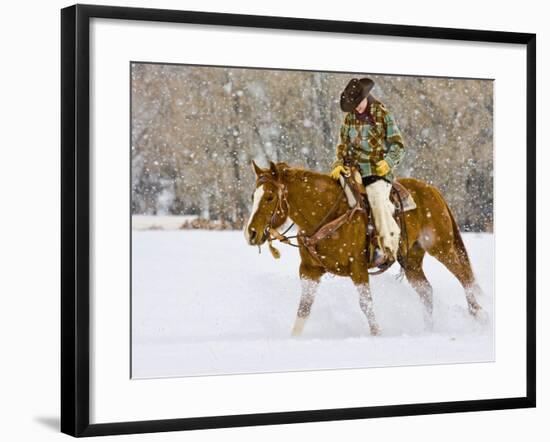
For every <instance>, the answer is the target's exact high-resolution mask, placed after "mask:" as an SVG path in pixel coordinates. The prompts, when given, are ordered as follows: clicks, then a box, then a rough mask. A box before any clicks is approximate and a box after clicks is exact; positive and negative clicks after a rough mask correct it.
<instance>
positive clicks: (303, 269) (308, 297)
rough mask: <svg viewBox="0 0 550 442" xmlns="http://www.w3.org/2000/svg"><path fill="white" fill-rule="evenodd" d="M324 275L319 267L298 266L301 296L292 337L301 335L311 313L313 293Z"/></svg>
mask: <svg viewBox="0 0 550 442" xmlns="http://www.w3.org/2000/svg"><path fill="white" fill-rule="evenodd" d="M324 273H325V272H324V270H323V269H321V268H319V267H313V266H306V265H304V264H301V265H300V280H301V283H302V295H301V297H300V304H299V306H298V312H297V313H296V320H295V321H294V327H293V329H292V336H300V335H301V334H302V331H303V329H304V325H305V324H306V320H307V318H308V317H309V314H310V313H311V306H312V305H313V301H314V300H315V293H316V292H317V288H318V286H319V281H320V279H321V276H323V274H324Z"/></svg>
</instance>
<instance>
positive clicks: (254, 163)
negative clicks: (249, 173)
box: [252, 160, 263, 177]
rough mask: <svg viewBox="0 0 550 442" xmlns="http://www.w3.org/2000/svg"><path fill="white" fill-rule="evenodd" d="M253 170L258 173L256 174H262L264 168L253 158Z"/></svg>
mask: <svg viewBox="0 0 550 442" xmlns="http://www.w3.org/2000/svg"><path fill="white" fill-rule="evenodd" d="M252 170H253V171H254V173H255V174H256V176H257V177H258V176H260V175H261V174H262V173H263V170H262V169H261V168H260V166H258V165H257V164H256V162H255V161H254V160H252Z"/></svg>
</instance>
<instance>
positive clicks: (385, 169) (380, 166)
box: [375, 160, 391, 176]
mask: <svg viewBox="0 0 550 442" xmlns="http://www.w3.org/2000/svg"><path fill="white" fill-rule="evenodd" d="M390 171H391V167H390V165H389V164H388V162H387V161H386V160H382V161H378V163H376V170H375V172H376V175H378V176H384V175H386V174H388V173H389V172H390Z"/></svg>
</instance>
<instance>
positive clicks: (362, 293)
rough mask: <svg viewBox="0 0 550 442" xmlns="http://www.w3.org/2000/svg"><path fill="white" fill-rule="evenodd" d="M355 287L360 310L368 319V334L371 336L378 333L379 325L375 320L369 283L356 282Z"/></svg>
mask: <svg viewBox="0 0 550 442" xmlns="http://www.w3.org/2000/svg"><path fill="white" fill-rule="evenodd" d="M356 287H357V290H358V291H359V307H361V310H362V311H363V313H364V314H365V316H366V317H367V321H369V328H370V334H371V335H373V336H376V335H379V334H380V326H379V325H378V323H377V322H376V315H375V314H374V305H373V302H372V294H371V290H370V285H369V284H368V283H363V284H358V285H357V286H356Z"/></svg>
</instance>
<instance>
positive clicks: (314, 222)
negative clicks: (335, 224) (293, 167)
mask: <svg viewBox="0 0 550 442" xmlns="http://www.w3.org/2000/svg"><path fill="white" fill-rule="evenodd" d="M287 188H288V195H287V200H288V204H289V216H290V218H291V219H292V221H293V222H294V223H296V225H297V226H298V227H299V228H300V229H301V230H304V231H305V232H306V233H308V234H312V233H313V230H314V229H316V228H318V227H319V224H320V223H321V221H323V219H324V218H325V217H326V215H327V214H329V212H330V211H331V210H332V209H333V207H334V205H335V204H336V202H337V199H338V195H339V192H340V191H341V188H340V186H339V185H338V184H337V183H336V182H335V181H333V180H332V179H331V178H329V177H328V176H323V175H320V174H315V173H312V172H308V171H296V172H295V173H294V174H293V176H292V177H291V178H290V179H289V180H288V183H287ZM333 212H334V213H332V216H331V217H330V218H329V219H326V220H325V221H330V219H332V218H333V217H334V216H335V215H338V214H340V212H341V210H339V209H338V208H334V211H333Z"/></svg>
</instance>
